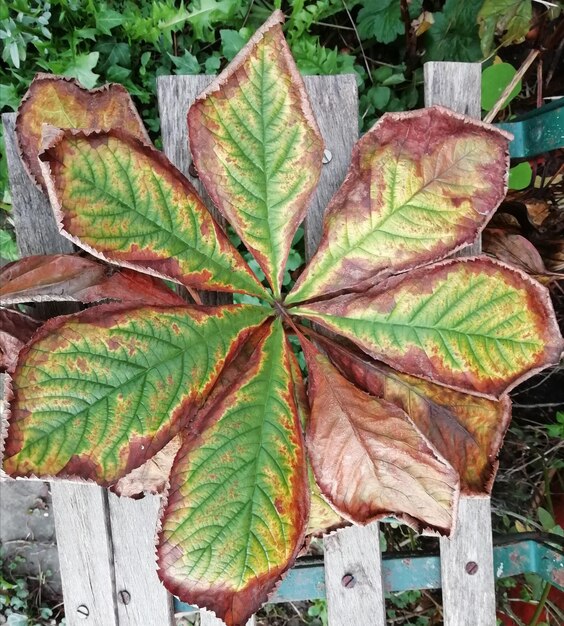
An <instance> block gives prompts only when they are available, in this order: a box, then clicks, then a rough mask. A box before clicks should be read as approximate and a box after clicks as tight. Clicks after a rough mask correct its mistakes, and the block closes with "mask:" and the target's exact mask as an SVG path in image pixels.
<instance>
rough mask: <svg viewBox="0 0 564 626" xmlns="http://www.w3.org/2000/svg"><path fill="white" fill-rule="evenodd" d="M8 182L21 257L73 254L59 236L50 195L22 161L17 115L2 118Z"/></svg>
mask: <svg viewBox="0 0 564 626" xmlns="http://www.w3.org/2000/svg"><path fill="white" fill-rule="evenodd" d="M2 122H3V124H4V139H5V142H6V157H7V162H8V179H9V181H10V188H11V190H12V211H13V215H14V225H15V227H16V238H17V242H18V248H19V250H20V254H21V255H22V256H30V255H32V254H47V252H48V253H49V254H57V253H64V252H72V251H73V245H72V243H71V242H70V241H69V240H68V239H65V238H64V237H61V235H60V234H59V229H58V228H57V223H56V221H55V217H54V215H53V211H52V210H51V205H50V204H49V200H48V199H47V196H46V195H45V194H44V193H43V192H42V191H41V190H40V189H39V188H38V187H36V186H35V183H33V182H32V180H31V179H30V177H29V176H28V174H27V172H26V171H25V170H24V167H23V164H22V162H21V159H20V156H19V152H18V147H17V142H16V134H15V123H16V114H15V113H4V114H3V115H2Z"/></svg>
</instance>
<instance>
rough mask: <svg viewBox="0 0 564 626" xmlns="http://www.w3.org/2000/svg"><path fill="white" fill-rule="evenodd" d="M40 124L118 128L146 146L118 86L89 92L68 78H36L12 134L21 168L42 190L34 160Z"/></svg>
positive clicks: (137, 121)
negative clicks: (14, 134)
mask: <svg viewBox="0 0 564 626" xmlns="http://www.w3.org/2000/svg"><path fill="white" fill-rule="evenodd" d="M43 124H49V125H50V126H54V127H55V128H98V129H103V130H109V129H110V128H121V129H122V130H124V131H127V132H129V133H131V134H132V135H134V136H136V137H138V138H139V139H142V140H143V141H146V142H149V136H148V135H147V131H146V130H145V127H144V126H143V122H142V121H141V118H140V117H139V114H138V113H137V110H136V109H135V105H134V104H133V100H132V99H131V97H130V95H129V94H128V93H127V90H126V89H125V88H124V87H122V86H121V85H117V84H108V85H104V86H102V87H99V88H98V89H93V90H90V91H89V90H88V89H84V87H81V86H80V84H79V83H78V82H77V81H76V80H74V79H72V78H63V77H61V76H51V75H49V74H37V75H36V76H35V78H34V79H33V81H32V83H31V85H30V87H29V89H28V91H27V93H26V95H25V96H24V98H23V100H22V103H21V105H20V108H19V110H18V117H17V121H16V131H17V139H18V144H19V147H20V151H21V153H22V160H23V162H24V165H25V167H26V169H27V170H28V172H29V173H30V175H31V177H32V178H33V179H34V180H35V181H36V182H39V183H40V184H41V185H42V186H44V181H43V175H42V173H41V169H40V166H39V162H38V160H37V156H38V154H39V152H40V148H41V140H42V126H43Z"/></svg>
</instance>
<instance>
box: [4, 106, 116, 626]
mask: <svg viewBox="0 0 564 626" xmlns="http://www.w3.org/2000/svg"><path fill="white" fill-rule="evenodd" d="M2 119H3V123H4V129H5V140H6V152H7V155H8V176H9V180H10V188H11V192H12V202H13V211H14V223H15V226H16V239H17V242H18V247H19V249H20V252H21V253H22V255H32V254H54V253H60V252H72V250H73V246H72V244H71V243H70V241H68V240H66V239H64V238H63V237H62V236H61V235H60V234H59V232H58V229H57V226H56V223H55V219H54V217H53V214H52V212H51V208H50V205H49V201H48V200H47V197H46V196H44V195H43V193H42V192H41V191H39V190H38V189H37V188H36V187H35V185H34V184H33V183H32V181H31V180H30V178H29V177H28V175H27V173H26V172H25V170H24V169H23V166H22V163H21V161H20V158H19V154H18V150H17V146H16V138H15V134H14V124H15V114H11V113H9V114H5V115H3V116H2ZM59 306H60V305H59ZM73 309H74V307H73ZM59 312H63V311H62V310H61V311H59ZM51 494H52V497H53V509H54V517H55V528H56V536H57V546H58V550H59V560H60V565H61V580H62V585H63V596H64V602H65V614H66V616H67V623H68V624H69V625H70V626H73V625H74V624H79V623H80V624H83V623H84V619H83V617H81V616H79V614H78V613H77V609H78V607H80V606H84V607H86V609H85V610H87V611H88V613H89V615H88V620H89V622H88V623H89V624H92V625H93V626H114V624H115V625H117V612H116V603H115V593H114V583H113V578H114V571H113V563H112V554H111V545H112V542H111V534H110V528H109V517H108V507H107V500H106V494H105V491H104V490H102V489H101V488H100V487H96V486H95V485H87V484H80V483H70V482H62V481H57V482H53V483H51Z"/></svg>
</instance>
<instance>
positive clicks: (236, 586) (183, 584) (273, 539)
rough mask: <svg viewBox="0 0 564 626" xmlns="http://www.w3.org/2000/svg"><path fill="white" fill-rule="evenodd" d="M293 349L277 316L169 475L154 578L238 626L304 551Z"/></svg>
mask: <svg viewBox="0 0 564 626" xmlns="http://www.w3.org/2000/svg"><path fill="white" fill-rule="evenodd" d="M290 350H291V348H290V347H289V345H288V342H287V340H286V338H285V336H284V331H283V329H282V325H281V323H280V322H279V321H278V320H276V321H275V322H273V323H272V324H271V325H270V326H268V327H267V328H266V332H265V334H264V336H263V337H262V338H261V339H260V341H259V342H258V345H257V348H256V349H255V350H254V351H253V352H252V354H251V355H250V357H248V356H247V355H245V359H244V362H242V363H240V365H238V367H237V370H238V372H237V374H236V375H234V376H233V377H232V379H233V383H232V385H231V387H229V388H227V389H224V390H221V391H220V392H219V393H216V394H212V396H211V397H210V399H209V400H208V402H207V403H206V406H205V408H204V410H203V411H202V414H201V415H200V416H199V419H198V420H197V422H195V424H194V433H193V435H192V436H188V435H187V434H185V436H184V443H183V445H182V447H181V449H180V451H179V452H178V454H177V456H176V459H175V462H174V464H173V468H172V473H171V487H170V492H169V495H168V502H167V505H166V508H165V510H164V515H163V518H162V530H161V532H160V541H159V547H158V562H159V568H160V569H159V575H160V576H161V578H162V580H163V581H164V583H165V585H166V586H167V587H168V589H169V590H170V591H171V592H172V593H174V594H176V595H178V596H179V597H180V598H181V599H183V600H185V601H187V602H192V603H195V604H197V605H198V606H200V607H202V606H204V607H206V608H208V609H211V610H213V611H214V612H215V613H216V614H217V615H218V616H219V617H221V619H223V620H224V621H225V622H226V623H227V624H228V625H229V626H239V625H243V624H245V623H246V621H247V619H248V618H249V617H250V616H251V615H252V614H253V613H254V612H255V611H256V610H257V609H258V608H259V606H260V604H261V602H264V601H265V600H266V598H267V595H268V592H269V591H270V590H271V589H272V588H273V586H274V584H275V582H276V580H277V579H278V578H279V576H280V575H281V574H282V573H283V572H284V571H285V570H286V569H287V568H288V567H290V565H291V564H292V562H293V560H294V559H295V557H296V555H297V553H298V550H299V549H300V547H301V544H302V541H303V538H304V534H305V529H306V524H307V518H308V508H309V492H308V483H307V473H306V466H305V458H304V450H303V441H302V435H301V430H300V425H299V421H298V413H297V408H296V403H295V399H294V391H293V385H292V377H291V373H290V358H289V352H290Z"/></svg>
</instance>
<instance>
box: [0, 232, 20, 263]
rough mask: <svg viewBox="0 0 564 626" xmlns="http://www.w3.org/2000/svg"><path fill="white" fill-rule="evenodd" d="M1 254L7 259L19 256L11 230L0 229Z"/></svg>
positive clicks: (11, 259) (12, 259) (10, 259)
mask: <svg viewBox="0 0 564 626" xmlns="http://www.w3.org/2000/svg"><path fill="white" fill-rule="evenodd" d="M0 250H1V252H0V256H1V257H2V258H3V259H5V260H6V261H15V260H16V259H17V258H18V257H19V251H18V246H17V244H16V242H15V240H14V238H13V237H12V235H11V234H10V232H9V231H7V230H3V229H0Z"/></svg>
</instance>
